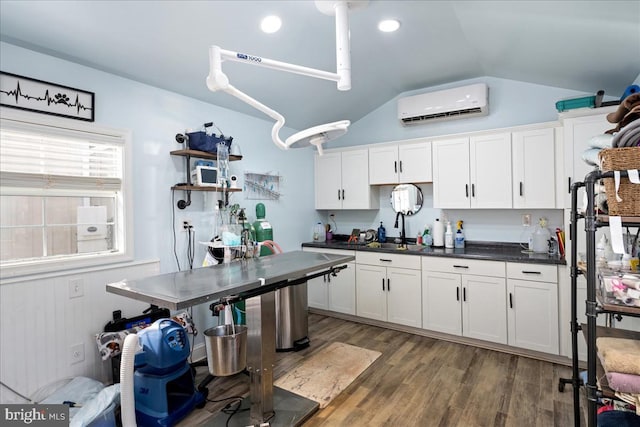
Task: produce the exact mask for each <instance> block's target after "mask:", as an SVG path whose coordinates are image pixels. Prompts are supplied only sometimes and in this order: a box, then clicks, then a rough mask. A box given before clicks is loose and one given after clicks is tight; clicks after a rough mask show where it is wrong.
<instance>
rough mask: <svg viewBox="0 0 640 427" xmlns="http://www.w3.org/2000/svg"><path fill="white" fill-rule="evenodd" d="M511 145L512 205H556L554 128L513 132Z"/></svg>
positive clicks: (527, 206)
mask: <svg viewBox="0 0 640 427" xmlns="http://www.w3.org/2000/svg"><path fill="white" fill-rule="evenodd" d="M511 147H512V155H513V156H512V158H513V161H512V166H513V207H514V208H516V209H553V208H555V207H556V197H555V194H556V192H555V183H556V180H555V176H556V174H555V129H553V128H545V129H536V130H529V131H520V132H513V134H512V141H511Z"/></svg>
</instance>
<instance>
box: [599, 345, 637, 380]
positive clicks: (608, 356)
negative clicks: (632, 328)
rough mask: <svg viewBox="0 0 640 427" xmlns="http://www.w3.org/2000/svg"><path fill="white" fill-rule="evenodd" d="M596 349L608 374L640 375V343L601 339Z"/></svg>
mask: <svg viewBox="0 0 640 427" xmlns="http://www.w3.org/2000/svg"><path fill="white" fill-rule="evenodd" d="M596 347H597V350H598V353H599V354H600V357H601V359H602V365H603V367H604V369H605V371H606V372H619V373H623V374H633V375H640V341H636V340H631V339H625V338H611V337H600V338H596Z"/></svg>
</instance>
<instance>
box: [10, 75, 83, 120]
mask: <svg viewBox="0 0 640 427" xmlns="http://www.w3.org/2000/svg"><path fill="white" fill-rule="evenodd" d="M94 102H95V100H94V94H93V92H87V91H84V90H80V89H75V88H72V87H68V86H62V85H58V84H55V83H49V82H45V81H42V80H36V79H32V78H29V77H24V76H18V75H16V74H11V73H5V72H4V71H0V105H2V106H4V107H10V108H17V109H20V110H27V111H35V112H37V113H44V114H51V115H54V116H60V117H68V118H71V119H77V120H85V121H88V122H92V121H94V117H95V110H94Z"/></svg>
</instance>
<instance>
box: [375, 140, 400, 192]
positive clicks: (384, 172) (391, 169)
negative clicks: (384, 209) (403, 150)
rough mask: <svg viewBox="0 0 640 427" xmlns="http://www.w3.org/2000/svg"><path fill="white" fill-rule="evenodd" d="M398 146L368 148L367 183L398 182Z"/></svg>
mask: <svg viewBox="0 0 640 427" xmlns="http://www.w3.org/2000/svg"><path fill="white" fill-rule="evenodd" d="M398 167H399V164H398V146H397V145H384V146H379V147H371V148H369V184H371V185H378V184H397V183H398Z"/></svg>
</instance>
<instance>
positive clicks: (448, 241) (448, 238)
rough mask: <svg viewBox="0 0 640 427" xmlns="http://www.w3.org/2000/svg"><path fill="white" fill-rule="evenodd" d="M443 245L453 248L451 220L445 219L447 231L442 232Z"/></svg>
mask: <svg viewBox="0 0 640 427" xmlns="http://www.w3.org/2000/svg"><path fill="white" fill-rule="evenodd" d="M444 247H445V248H448V249H453V231H452V230H451V221H447V231H445V232H444Z"/></svg>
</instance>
